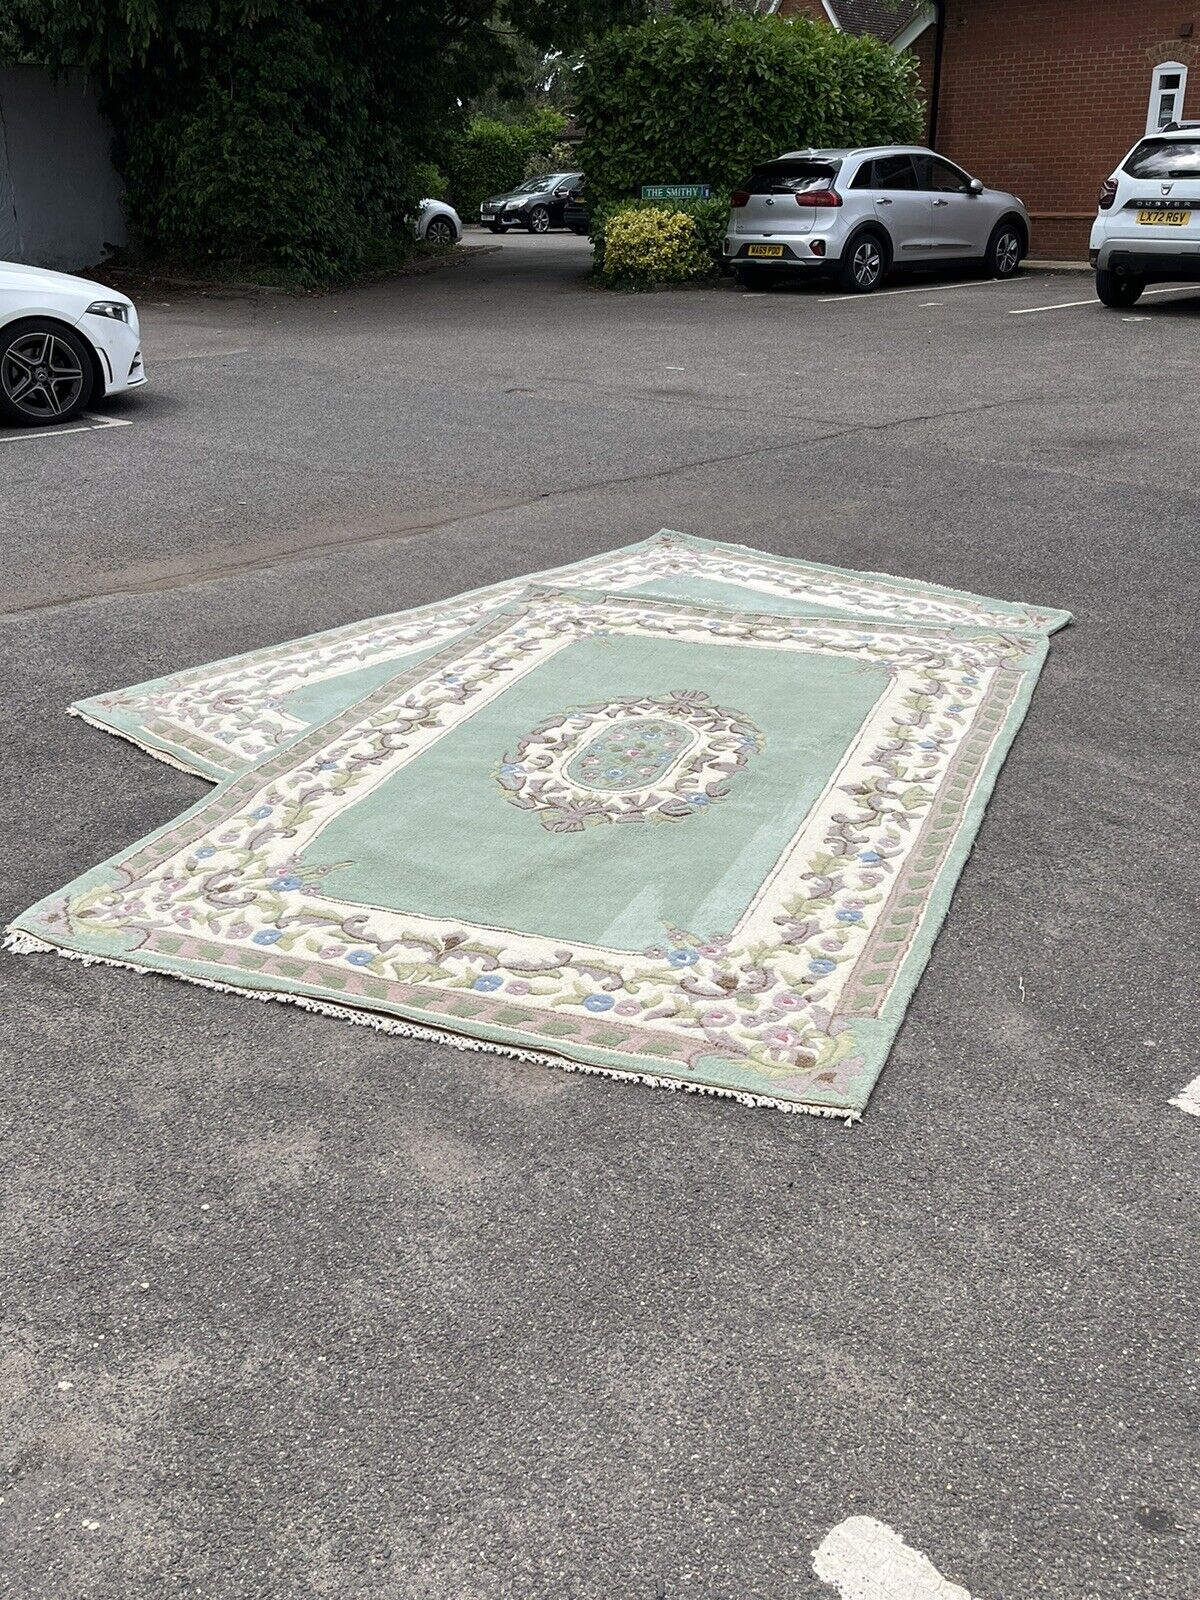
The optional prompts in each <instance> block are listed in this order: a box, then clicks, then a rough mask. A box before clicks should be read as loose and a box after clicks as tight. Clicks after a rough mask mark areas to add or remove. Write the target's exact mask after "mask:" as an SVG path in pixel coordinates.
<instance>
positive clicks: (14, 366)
mask: <svg viewBox="0 0 1200 1600" xmlns="http://www.w3.org/2000/svg"><path fill="white" fill-rule="evenodd" d="M85 382H86V376H85V373H84V369H83V358H82V356H81V355H80V353H79V351H78V350H77V349H76V348H75V346H74V344H68V342H67V341H66V339H64V338H60V337H59V335H58V334H56V333H50V332H49V331H48V330H46V329H44V328H38V329H33V330H31V331H30V332H28V333H20V334H18V335H17V337H16V338H15V339H14V340H13V341H12V343H11V344H9V345H8V346H7V347H6V348H5V349H4V350H3V351H2V352H0V387H3V390H4V397H5V399H6V400H7V401H8V402H9V404H10V405H11V406H12V407H13V408H14V409H15V410H16V411H18V412H20V414H21V416H22V417H24V418H28V420H29V421H30V422H52V421H54V419H55V418H56V417H62V416H66V415H68V414H70V413H71V412H72V410H73V408H74V407H75V405H76V402H77V401H78V400H79V397H80V395H81V394H82V393H83V390H84V384H85Z"/></svg>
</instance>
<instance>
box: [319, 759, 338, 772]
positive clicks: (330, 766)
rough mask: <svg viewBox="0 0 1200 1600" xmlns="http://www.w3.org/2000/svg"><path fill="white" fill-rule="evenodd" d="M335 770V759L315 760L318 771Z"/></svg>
mask: <svg viewBox="0 0 1200 1600" xmlns="http://www.w3.org/2000/svg"><path fill="white" fill-rule="evenodd" d="M336 770H337V762H336V761H318V762H317V771H318V772H336Z"/></svg>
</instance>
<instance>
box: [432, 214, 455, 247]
mask: <svg viewBox="0 0 1200 1600" xmlns="http://www.w3.org/2000/svg"><path fill="white" fill-rule="evenodd" d="M425 242H426V243H427V244H435V245H437V246H438V248H439V249H441V250H446V249H448V248H449V247H450V245H452V244H457V243H458V234H457V233H456V232H455V228H454V224H453V223H452V222H451V221H450V218H449V217H433V218H432V219H431V220H430V223H429V226H428V227H427V228H426V229H425Z"/></svg>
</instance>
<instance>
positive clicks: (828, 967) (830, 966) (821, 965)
mask: <svg viewBox="0 0 1200 1600" xmlns="http://www.w3.org/2000/svg"><path fill="white" fill-rule="evenodd" d="M836 966H837V962H836V961H827V960H826V959H825V957H824V956H822V957H821V959H820V960H819V961H810V962H809V963H808V970H809V971H810V972H815V973H816V974H817V975H818V976H819V977H824V975H825V974H826V973H827V972H832V971H833V970H834V968H835V967H836Z"/></svg>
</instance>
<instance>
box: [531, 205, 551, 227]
mask: <svg viewBox="0 0 1200 1600" xmlns="http://www.w3.org/2000/svg"><path fill="white" fill-rule="evenodd" d="M549 230H550V213H549V212H548V211H547V210H546V208H545V206H534V208H533V210H532V211H531V212H530V213H529V231H530V233H548V232H549Z"/></svg>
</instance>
